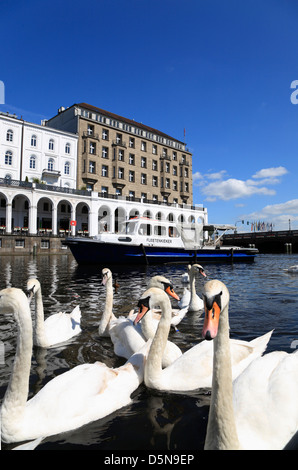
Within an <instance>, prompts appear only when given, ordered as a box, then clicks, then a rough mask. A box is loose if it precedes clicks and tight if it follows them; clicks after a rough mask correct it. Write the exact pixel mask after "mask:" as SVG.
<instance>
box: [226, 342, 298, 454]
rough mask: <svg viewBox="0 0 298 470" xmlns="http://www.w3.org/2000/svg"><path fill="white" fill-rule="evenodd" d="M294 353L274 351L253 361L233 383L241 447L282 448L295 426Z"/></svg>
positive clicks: (297, 380) (297, 378)
mask: <svg viewBox="0 0 298 470" xmlns="http://www.w3.org/2000/svg"><path fill="white" fill-rule="evenodd" d="M297 394H298V354H297V352H295V353H292V354H288V353H286V352H284V351H275V352H273V353H269V354H265V355H264V356H262V357H259V358H257V359H256V360H255V361H253V362H252V363H251V364H250V365H249V366H248V367H247V368H246V369H245V370H244V371H243V373H242V374H241V375H240V376H239V377H238V378H237V379H236V380H235V381H234V384H233V404H234V410H235V420H236V426H237V432H238V436H239V441H240V443H241V444H242V446H243V447H244V448H245V449H267V450H270V449H282V448H284V446H286V444H287V443H288V442H289V441H290V439H291V438H292V436H293V435H294V434H295V433H296V431H297V429H298V403H297V399H296V398H297Z"/></svg>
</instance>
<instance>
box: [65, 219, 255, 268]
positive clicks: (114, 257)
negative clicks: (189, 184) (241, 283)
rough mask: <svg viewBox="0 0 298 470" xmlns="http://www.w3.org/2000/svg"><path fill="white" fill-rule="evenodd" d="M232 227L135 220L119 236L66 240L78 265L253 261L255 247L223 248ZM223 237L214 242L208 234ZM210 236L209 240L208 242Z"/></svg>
mask: <svg viewBox="0 0 298 470" xmlns="http://www.w3.org/2000/svg"><path fill="white" fill-rule="evenodd" d="M231 228H234V227H233V226H230V225H227V226H223V225H220V226H219V225H217V226H214V225H212V226H210V225H208V226H206V225H204V224H196V223H192V224H189V225H188V224H180V225H177V224H175V223H174V222H171V221H165V220H154V219H150V218H146V217H134V218H131V219H129V220H127V221H125V222H123V223H122V224H121V225H120V226H119V231H118V232H117V233H108V232H107V231H104V229H103V231H102V232H100V233H98V235H95V236H93V237H81V236H72V237H67V238H66V239H65V242H64V243H65V245H66V246H68V247H69V248H70V250H71V252H72V254H73V256H74V258H75V260H76V261H77V263H79V264H99V265H105V264H109V265H110V264H114V265H115V264H116V265H123V264H125V265H146V264H147V265H152V264H165V263H192V262H202V263H203V262H234V261H245V262H250V261H254V258H255V256H256V255H257V254H258V250H257V249H256V248H241V247H238V246H222V245H221V240H220V239H221V237H222V235H223V234H224V233H225V232H226V231H227V230H230V229H231ZM212 230H213V233H218V231H219V230H222V231H223V233H222V235H221V236H220V237H217V238H215V239H214V240H211V239H210V237H209V236H208V234H209V233H210V231H212ZM206 237H208V239H206Z"/></svg>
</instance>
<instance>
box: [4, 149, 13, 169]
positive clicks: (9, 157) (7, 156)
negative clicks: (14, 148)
mask: <svg viewBox="0 0 298 470" xmlns="http://www.w3.org/2000/svg"><path fill="white" fill-rule="evenodd" d="M5 165H12V152H11V151H10V150H7V152H6V154H5Z"/></svg>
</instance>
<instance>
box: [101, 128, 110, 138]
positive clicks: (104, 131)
mask: <svg viewBox="0 0 298 470" xmlns="http://www.w3.org/2000/svg"><path fill="white" fill-rule="evenodd" d="M102 140H109V131H108V130H107V129H103V130H102Z"/></svg>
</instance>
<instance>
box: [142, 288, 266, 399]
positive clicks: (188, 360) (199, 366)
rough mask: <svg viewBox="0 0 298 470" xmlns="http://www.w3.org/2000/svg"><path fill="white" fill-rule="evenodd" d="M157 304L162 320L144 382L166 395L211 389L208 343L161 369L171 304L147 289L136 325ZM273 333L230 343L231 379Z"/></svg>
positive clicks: (155, 290)
mask: <svg viewBox="0 0 298 470" xmlns="http://www.w3.org/2000/svg"><path fill="white" fill-rule="evenodd" d="M156 304H158V305H160V306H161V309H162V316H161V319H160V322H159V325H158V328H157V331H156V334H155V336H154V339H153V341H152V344H151V347H150V351H149V354H148V358H147V360H146V364H145V372H144V382H145V384H146V385H147V387H149V388H154V389H157V390H169V391H187V390H196V389H198V388H200V387H211V382H212V364H213V348H212V347H211V345H210V342H209V341H201V342H200V343H199V344H197V345H196V346H194V347H192V348H191V349H189V350H188V351H186V352H185V353H184V354H183V355H182V356H180V357H179V358H178V359H176V361H175V362H173V363H172V364H171V365H169V366H168V367H166V368H165V369H162V361H161V359H162V354H163V351H164V348H165V344H166V341H167V338H168V334H169V330H170V322H171V304H170V300H169V298H168V297H167V295H166V294H165V293H164V292H163V291H162V290H161V289H156V288H151V289H148V290H147V291H146V292H145V293H144V294H143V295H142V297H141V299H140V301H139V314H138V316H137V318H136V320H135V322H136V323H138V322H139V321H140V320H141V319H142V318H143V316H144V315H145V314H146V312H147V311H148V310H150V309H151V308H153V307H154V306H155V305H156ZM271 334H272V332H270V333H267V334H266V335H264V336H261V337H260V338H256V339H254V340H253V341H250V342H247V341H238V340H232V339H231V340H230V346H231V350H232V361H233V377H234V378H235V377H237V376H238V375H239V373H240V372H242V370H243V369H244V368H245V367H247V365H248V364H249V363H250V362H251V361H252V360H254V359H255V358H256V357H258V356H260V355H261V354H262V353H263V352H264V350H265V349H266V347H267V343H268V341H269V339H270V337H271Z"/></svg>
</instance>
